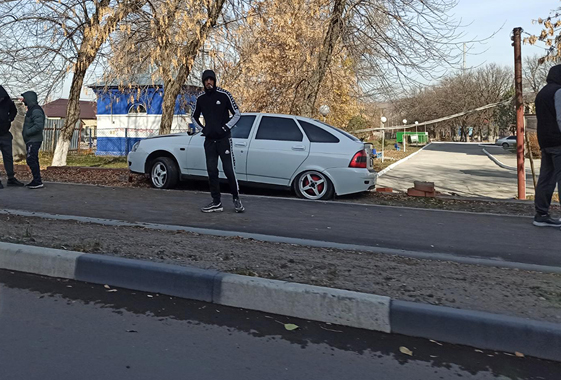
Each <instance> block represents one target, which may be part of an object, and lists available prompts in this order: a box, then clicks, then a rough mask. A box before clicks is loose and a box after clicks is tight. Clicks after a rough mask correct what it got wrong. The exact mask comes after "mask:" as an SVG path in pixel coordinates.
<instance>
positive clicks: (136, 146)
mask: <svg viewBox="0 0 561 380" xmlns="http://www.w3.org/2000/svg"><path fill="white" fill-rule="evenodd" d="M139 145H140V141H137V142H135V143H134V145H133V146H132V149H131V152H136V150H137V149H138V146H139Z"/></svg>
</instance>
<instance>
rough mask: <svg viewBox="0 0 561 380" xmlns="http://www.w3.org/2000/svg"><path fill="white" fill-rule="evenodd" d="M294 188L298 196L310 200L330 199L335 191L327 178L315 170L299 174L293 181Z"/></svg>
mask: <svg viewBox="0 0 561 380" xmlns="http://www.w3.org/2000/svg"><path fill="white" fill-rule="evenodd" d="M294 190H295V192H296V195H297V196H298V197H300V198H305V199H311V200H320V199H331V198H333V195H334V193H335V191H334V188H333V184H332V183H331V181H330V180H329V178H327V176H326V175H325V174H322V173H320V172H317V171H315V170H312V171H307V172H304V173H302V174H300V175H299V176H298V177H297V178H296V181H295V183H294Z"/></svg>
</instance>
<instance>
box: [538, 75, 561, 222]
mask: <svg viewBox="0 0 561 380" xmlns="http://www.w3.org/2000/svg"><path fill="white" fill-rule="evenodd" d="M535 104H536V117H537V119H538V142H539V144H540V149H541V153H542V160H541V169H540V177H539V180H538V185H537V186H536V197H535V201H534V204H535V208H536V215H535V217H534V223H533V224H534V225H535V226H538V227H557V228H560V227H561V220H560V219H557V218H552V217H551V216H550V215H549V207H550V206H551V198H552V196H553V193H554V191H555V187H557V186H559V192H560V195H561V65H556V66H553V67H552V68H551V69H550V70H549V74H548V75H547V85H546V86H545V87H544V88H542V89H541V90H540V92H539V93H538V95H537V96H536V100H535Z"/></svg>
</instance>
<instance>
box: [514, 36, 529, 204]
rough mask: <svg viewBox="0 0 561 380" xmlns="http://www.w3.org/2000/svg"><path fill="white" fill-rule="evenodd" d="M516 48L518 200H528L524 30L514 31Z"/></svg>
mask: <svg viewBox="0 0 561 380" xmlns="http://www.w3.org/2000/svg"><path fill="white" fill-rule="evenodd" d="M512 33H513V36H512V41H513V42H512V46H514V89H515V90H516V156H517V160H516V168H517V171H518V199H526V170H525V169H524V98H523V97H522V43H521V34H522V28H514V30H513V31H512Z"/></svg>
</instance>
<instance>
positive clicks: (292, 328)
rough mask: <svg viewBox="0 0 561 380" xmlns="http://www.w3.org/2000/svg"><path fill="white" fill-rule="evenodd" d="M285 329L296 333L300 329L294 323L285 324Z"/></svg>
mask: <svg viewBox="0 0 561 380" xmlns="http://www.w3.org/2000/svg"><path fill="white" fill-rule="evenodd" d="M284 328H285V329H287V330H288V331H294V330H297V329H298V326H297V325H294V324H292V323H285V325H284Z"/></svg>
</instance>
